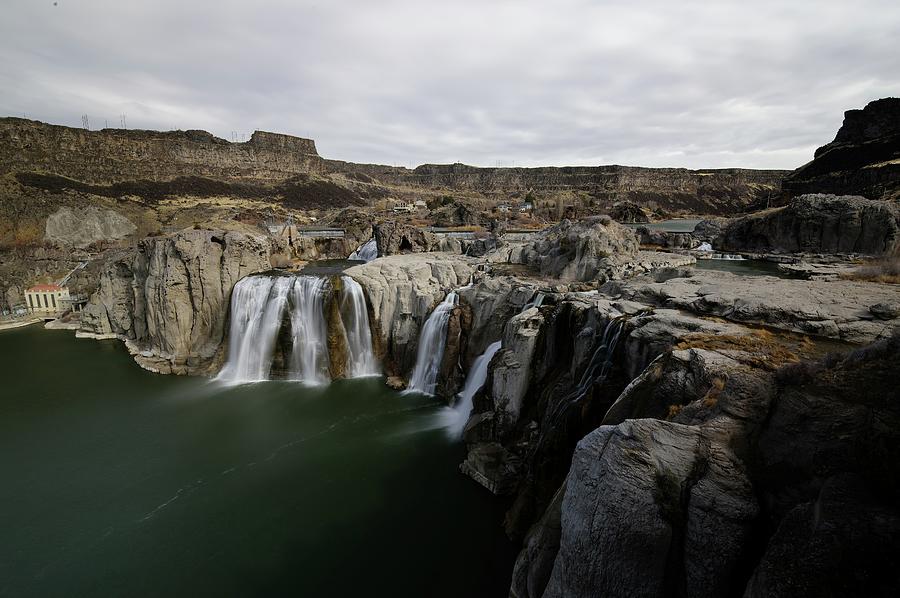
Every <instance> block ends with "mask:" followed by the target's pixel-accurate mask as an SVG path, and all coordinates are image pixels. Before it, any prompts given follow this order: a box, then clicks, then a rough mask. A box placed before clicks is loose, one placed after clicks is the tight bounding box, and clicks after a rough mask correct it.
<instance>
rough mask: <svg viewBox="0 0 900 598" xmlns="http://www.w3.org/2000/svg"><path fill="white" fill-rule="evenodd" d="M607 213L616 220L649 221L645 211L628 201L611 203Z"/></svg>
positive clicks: (629, 221) (630, 221)
mask: <svg viewBox="0 0 900 598" xmlns="http://www.w3.org/2000/svg"><path fill="white" fill-rule="evenodd" d="M609 215H610V217H611V218H612V219H613V220H615V221H616V222H628V223H635V222H650V216H649V214H648V213H647V211H646V210H645V209H644V208H642V207H641V206H639V205H637V204H636V203H632V202H630V201H620V202H617V203H615V204H613V207H612V209H611V210H610V211H609Z"/></svg>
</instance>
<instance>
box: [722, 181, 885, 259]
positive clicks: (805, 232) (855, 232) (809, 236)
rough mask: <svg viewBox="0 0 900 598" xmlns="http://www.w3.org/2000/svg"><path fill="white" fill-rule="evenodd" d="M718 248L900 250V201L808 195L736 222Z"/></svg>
mask: <svg viewBox="0 0 900 598" xmlns="http://www.w3.org/2000/svg"><path fill="white" fill-rule="evenodd" d="M714 245H715V247H716V249H720V250H723V251H753V252H765V253H796V252H807V253H861V254H869V255H896V254H897V253H898V252H900V205H898V204H897V203H895V202H889V201H875V200H869V199H865V198H863V197H855V196H835V195H804V196H801V197H798V198H796V199H794V200H792V201H791V202H790V203H789V204H788V205H786V206H784V207H781V208H775V209H772V210H767V211H764V212H760V213H757V214H752V215H749V216H744V217H742V218H738V219H736V220H732V221H731V222H730V223H729V224H728V225H727V226H726V227H725V229H724V230H723V231H722V233H721V234H720V235H719V236H718V237H717V238H716V240H715V242H714Z"/></svg>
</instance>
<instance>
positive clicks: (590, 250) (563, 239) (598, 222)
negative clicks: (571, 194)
mask: <svg viewBox="0 0 900 598" xmlns="http://www.w3.org/2000/svg"><path fill="white" fill-rule="evenodd" d="M637 250H638V241H637V238H636V237H635V235H634V232H632V231H631V229H629V228H627V227H625V226H622V225H621V224H619V223H617V222H614V221H612V220H610V218H609V217H608V216H596V217H593V218H588V219H586V220H581V221H575V222H573V221H571V220H563V221H562V222H560V223H559V224H557V225H555V226H552V227H550V228H549V229H547V230H544V231H542V232H540V233H539V234H538V235H537V236H536V238H535V240H534V241H532V242H531V243H529V244H527V245H526V246H525V247H524V248H523V250H522V252H521V255H520V257H519V258H518V259H519V260H521V263H524V264H528V265H529V266H532V267H533V268H535V269H536V270H538V271H540V273H541V275H543V276H548V277H552V278H558V279H560V280H566V281H592V280H597V279H601V280H603V281H605V280H607V279H608V278H614V277H618V276H619V275H620V272H621V269H622V267H623V266H625V265H626V264H628V263H630V262H632V261H633V260H634V258H635V256H636V255H637Z"/></svg>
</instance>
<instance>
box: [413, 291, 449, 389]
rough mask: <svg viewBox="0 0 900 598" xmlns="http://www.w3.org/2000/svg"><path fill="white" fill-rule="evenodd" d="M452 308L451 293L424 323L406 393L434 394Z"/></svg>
mask: <svg viewBox="0 0 900 598" xmlns="http://www.w3.org/2000/svg"><path fill="white" fill-rule="evenodd" d="M454 306H456V293H454V292H452V291H451V292H450V293H447V297H446V298H444V300H443V301H442V302H441V303H440V304H439V305H438V306H437V307H435V308H434V311H433V312H431V315H430V316H428V319H427V320H426V321H425V326H423V327H422V334H420V335H419V348H418V351H417V352H416V367H415V368H414V369H413V373H412V376H411V377H410V380H409V387H408V388H407V391H408V392H421V393H425V394H429V395H432V394H434V389H435V387H436V386H437V377H438V370H439V369H440V367H441V360H442V359H443V358H444V345H445V344H446V343H447V322H448V321H449V320H450V312H451V311H452V310H453V308H454Z"/></svg>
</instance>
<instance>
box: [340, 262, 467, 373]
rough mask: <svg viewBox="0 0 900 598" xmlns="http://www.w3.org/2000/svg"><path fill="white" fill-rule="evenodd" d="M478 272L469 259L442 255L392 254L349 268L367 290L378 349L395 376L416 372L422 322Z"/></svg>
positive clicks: (348, 273)
mask: <svg viewBox="0 0 900 598" xmlns="http://www.w3.org/2000/svg"><path fill="white" fill-rule="evenodd" d="M473 273H474V268H473V266H472V265H471V263H470V261H468V260H466V258H463V257H460V256H451V255H447V254H440V253H430V254H426V255H419V254H415V255H396V256H390V257H386V258H381V259H377V260H374V261H372V262H369V263H368V264H362V265H359V266H354V267H352V268H349V269H347V270H346V271H345V274H346V275H348V276H350V277H352V278H353V279H354V280H356V281H357V282H358V283H359V284H360V285H361V286H362V287H363V290H364V291H365V294H366V296H367V298H368V304H369V307H370V309H371V313H370V322H371V326H372V333H373V336H374V337H375V339H376V341H377V347H376V351H378V352H379V353H380V355H381V356H382V357H383V360H384V365H385V368H386V370H387V372H388V373H389V374H390V375H394V376H406V375H407V374H408V373H409V372H410V371H411V370H412V367H413V365H414V364H415V360H416V349H417V347H418V340H419V330H420V328H421V326H422V324H423V323H424V322H425V320H426V319H427V318H428V315H429V314H430V313H431V311H432V309H433V308H434V306H435V305H437V304H438V303H440V302H441V301H442V300H443V299H444V297H445V296H446V295H447V293H448V292H449V291H453V290H455V289H458V288H459V287H462V286H463V285H466V284H468V283H469V282H470V280H471V278H472V275H473Z"/></svg>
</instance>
